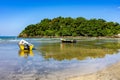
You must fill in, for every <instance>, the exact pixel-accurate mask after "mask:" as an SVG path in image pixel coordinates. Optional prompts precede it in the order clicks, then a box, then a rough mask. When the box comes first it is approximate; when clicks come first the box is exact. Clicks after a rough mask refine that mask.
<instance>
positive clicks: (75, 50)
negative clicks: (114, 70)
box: [40, 41, 120, 61]
mask: <svg viewBox="0 0 120 80" xmlns="http://www.w3.org/2000/svg"><path fill="white" fill-rule="evenodd" d="M119 48H120V43H115V42H105V43H104V42H102V41H91V42H89V41H88V42H87V41H85V42H84V41H82V42H79V43H76V44H68V43H67V44H66V43H60V44H59V43H58V44H49V45H46V46H42V47H40V50H41V51H42V55H43V56H44V58H45V59H50V58H53V59H55V60H58V61H61V60H65V59H67V60H72V59H74V58H75V59H77V60H85V59H86V58H88V57H89V58H103V57H105V55H107V54H114V53H117V51H118V49H119Z"/></svg>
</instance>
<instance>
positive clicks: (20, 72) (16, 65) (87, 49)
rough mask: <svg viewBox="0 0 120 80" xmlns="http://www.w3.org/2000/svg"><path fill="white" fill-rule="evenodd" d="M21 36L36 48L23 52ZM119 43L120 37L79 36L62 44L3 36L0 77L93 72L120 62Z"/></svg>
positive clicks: (35, 79)
mask: <svg viewBox="0 0 120 80" xmlns="http://www.w3.org/2000/svg"><path fill="white" fill-rule="evenodd" d="M21 39H25V40H26V41H28V42H30V43H32V44H33V45H34V47H35V50H33V51H31V52H22V51H20V49H19V46H18V42H19V41H20V40H21ZM119 45H120V40H119V39H117V40H116V39H115V40H114V39H107V40H106V39H105V40H94V39H91V40H90V39H85V40H83V39H80V40H78V42H77V43H72V44H69V43H68V44H65V43H64V44H62V43H61V41H60V39H59V38H17V37H15V36H9V37H8V36H2V37H0V80H67V79H68V78H70V77H74V76H79V75H84V74H89V73H93V72H96V71H99V70H101V69H103V68H105V67H107V66H110V65H112V64H115V63H116V62H119V61H120V58H119V57H120V51H119ZM116 46H118V47H116ZM96 50H98V53H96ZM100 53H101V54H100Z"/></svg>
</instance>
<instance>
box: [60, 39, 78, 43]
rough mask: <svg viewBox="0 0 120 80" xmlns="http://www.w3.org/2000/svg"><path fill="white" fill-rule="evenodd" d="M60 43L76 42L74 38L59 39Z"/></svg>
mask: <svg viewBox="0 0 120 80" xmlns="http://www.w3.org/2000/svg"><path fill="white" fill-rule="evenodd" d="M61 41H62V43H76V42H77V41H76V40H74V39H73V40H68V39H61Z"/></svg>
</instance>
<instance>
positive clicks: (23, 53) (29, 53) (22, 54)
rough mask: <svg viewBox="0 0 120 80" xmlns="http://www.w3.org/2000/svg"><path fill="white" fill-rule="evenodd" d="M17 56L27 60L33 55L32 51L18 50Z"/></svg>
mask: <svg viewBox="0 0 120 80" xmlns="http://www.w3.org/2000/svg"><path fill="white" fill-rule="evenodd" d="M19 56H20V57H24V58H27V57H28V56H34V53H33V51H29V50H19Z"/></svg>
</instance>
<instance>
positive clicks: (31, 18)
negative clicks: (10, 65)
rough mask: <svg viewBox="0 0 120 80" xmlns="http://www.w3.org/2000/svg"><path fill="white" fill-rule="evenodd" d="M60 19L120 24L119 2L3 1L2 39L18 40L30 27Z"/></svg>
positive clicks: (0, 3)
mask: <svg viewBox="0 0 120 80" xmlns="http://www.w3.org/2000/svg"><path fill="white" fill-rule="evenodd" d="M58 16H62V17H72V18H76V17H85V18H86V19H91V18H97V19H98V18H102V19H104V20H106V21H113V22H118V23H120V0H0V36H7V35H8V36H17V35H18V34H19V33H20V32H21V31H22V30H23V29H24V28H25V27H26V26H27V25H29V24H36V23H38V22H40V21H41V20H42V19H44V18H50V19H52V18H55V17H58Z"/></svg>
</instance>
